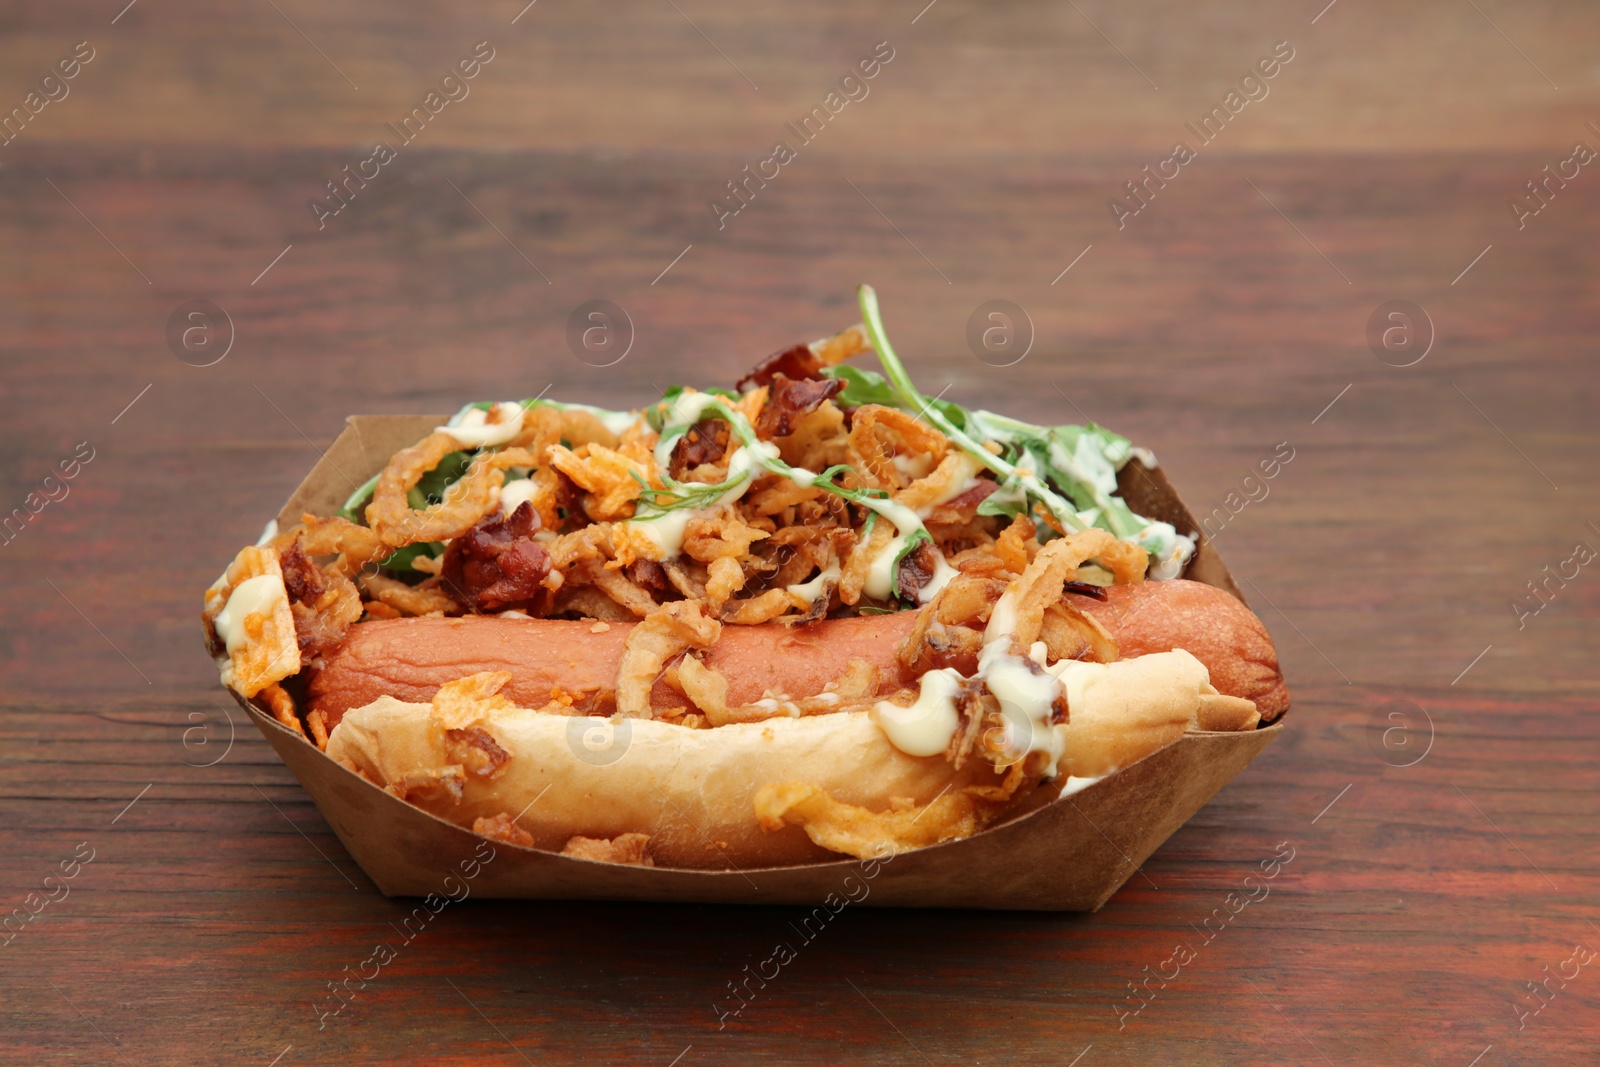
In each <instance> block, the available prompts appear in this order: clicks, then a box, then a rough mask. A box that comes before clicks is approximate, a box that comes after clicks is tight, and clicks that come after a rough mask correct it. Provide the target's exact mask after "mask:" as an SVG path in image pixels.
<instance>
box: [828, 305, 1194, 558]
mask: <svg viewBox="0 0 1600 1067" xmlns="http://www.w3.org/2000/svg"><path fill="white" fill-rule="evenodd" d="M859 292H860V301H861V315H862V321H863V323H864V324H865V326H866V330H867V335H868V336H869V337H870V338H871V340H872V346H873V348H874V349H875V350H876V351H877V353H878V360H879V362H880V363H882V364H883V369H884V371H885V372H886V374H887V378H883V377H880V376H878V375H870V377H866V375H868V374H869V373H870V372H859V371H858V372H856V374H858V375H863V378H862V379H861V380H862V381H864V382H867V383H870V384H872V385H874V386H876V387H877V388H876V389H875V391H874V393H873V402H876V403H892V404H893V405H894V406H896V407H899V408H900V409H902V410H905V411H910V412H912V413H913V414H916V415H917V416H918V417H920V418H922V419H924V420H926V421H927V422H929V423H932V424H933V425H934V426H935V427H936V428H937V429H939V430H940V431H941V432H943V433H944V435H945V436H946V437H948V438H950V440H951V441H952V442H953V443H954V444H955V445H956V446H957V447H959V448H961V449H962V450H963V451H965V452H966V453H967V454H968V455H970V456H972V457H973V458H974V459H976V460H978V462H980V463H981V464H983V465H984V466H985V467H987V468H989V470H991V471H993V472H994V474H995V476H996V480H997V481H998V482H999V485H1000V488H999V490H998V491H996V492H994V493H992V494H990V496H989V497H987V498H986V499H985V500H984V501H983V502H982V503H981V504H979V505H978V514H980V515H1011V516H1016V515H1022V514H1031V513H1032V512H1033V507H1034V504H1035V503H1037V504H1041V505H1043V506H1044V508H1045V509H1046V510H1048V511H1049V513H1050V515H1051V517H1052V518H1053V519H1054V520H1055V522H1056V523H1058V524H1060V526H1061V528H1063V529H1066V530H1069V531H1070V530H1082V529H1085V528H1087V527H1089V526H1099V527H1101V528H1102V529H1105V530H1108V531H1110V532H1111V533H1113V534H1115V535H1116V536H1117V537H1118V538H1121V539H1123V540H1127V541H1133V542H1135V543H1137V544H1139V545H1141V546H1142V547H1144V548H1145V549H1146V550H1148V551H1149V552H1150V553H1151V554H1152V555H1153V556H1155V557H1156V558H1155V560H1153V561H1152V569H1153V570H1155V571H1156V572H1158V573H1161V574H1162V575H1163V576H1166V577H1174V576H1176V574H1177V572H1178V571H1179V570H1180V569H1181V567H1182V564H1183V563H1184V562H1185V561H1187V560H1188V558H1189V557H1190V555H1192V554H1193V551H1194V540H1193V538H1191V537H1187V536H1184V535H1182V534H1179V533H1178V531H1177V530H1175V529H1174V528H1173V527H1172V526H1171V525H1169V524H1167V523H1164V522H1155V521H1153V520H1150V519H1147V518H1144V517H1143V516H1141V515H1137V514H1135V513H1134V511H1133V509H1131V508H1130V507H1128V504H1127V502H1126V501H1124V500H1123V499H1122V498H1121V497H1119V496H1118V495H1117V472H1118V471H1120V470H1121V469H1122V468H1123V467H1124V466H1126V465H1127V463H1128V461H1129V460H1130V459H1131V458H1132V457H1133V453H1134V449H1133V445H1132V443H1131V442H1130V441H1129V440H1128V439H1127V438H1126V437H1122V436H1121V435H1119V434H1115V433H1112V432H1111V431H1110V430H1107V429H1105V428H1104V427H1102V426H1097V425H1095V424H1094V423H1090V424H1089V425H1088V426H1053V427H1052V426H1036V425H1034V424H1033V423H1027V422H1022V421H1021V420H1019V419H1013V418H1010V417H1008V416H1005V415H996V414H995V413H994V412H991V411H983V410H981V409H975V410H971V411H968V410H966V409H965V408H962V407H961V406H960V405H957V404H954V403H951V402H950V401H946V400H939V399H937V398H935V399H933V400H926V399H924V398H923V396H922V394H921V393H919V392H918V391H917V387H916V385H915V384H913V383H912V381H911V377H910V375H908V374H907V373H906V370H905V367H904V365H903V364H901V362H900V358H899V357H898V356H897V355H895V352H894V348H893V347H892V346H891V345H890V344H889V338H888V336H887V334H886V333H885V331H884V326H883V316H882V313H881V312H880V311H879V309H878V298H877V294H876V293H875V292H873V289H872V287H871V286H869V285H863V286H862V287H861V289H860V291H859ZM838 376H839V377H844V375H842V374H841V375H838ZM846 392H849V390H848V388H847V389H846ZM888 394H892V399H889V400H886V399H884V397H885V396H886V395H888ZM843 395H844V394H841V396H843ZM979 442H987V443H993V444H995V445H998V446H999V447H1000V454H999V455H995V454H994V453H992V452H990V451H989V450H988V449H986V448H984V447H983V444H980V443H979ZM1036 521H1037V520H1036ZM1042 530H1043V527H1042V526H1041V531H1042Z"/></svg>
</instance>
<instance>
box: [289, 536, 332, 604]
mask: <svg viewBox="0 0 1600 1067" xmlns="http://www.w3.org/2000/svg"><path fill="white" fill-rule="evenodd" d="M278 565H279V566H280V567H282V568H283V588H284V590H285V591H286V592H287V593H288V594H289V603H291V604H305V605H306V606H307V607H312V606H314V605H315V604H316V602H317V601H318V600H319V599H320V598H321V597H322V594H323V593H324V592H326V591H327V584H326V583H325V582H324V581H323V580H322V569H321V568H319V567H318V566H317V565H316V564H315V563H312V562H311V558H310V557H309V556H307V555H306V551H305V549H304V548H303V547H302V546H301V544H300V538H299V537H296V538H295V539H294V540H293V541H292V542H291V543H290V544H289V547H288V548H286V549H284V550H283V551H282V552H279V553H278Z"/></svg>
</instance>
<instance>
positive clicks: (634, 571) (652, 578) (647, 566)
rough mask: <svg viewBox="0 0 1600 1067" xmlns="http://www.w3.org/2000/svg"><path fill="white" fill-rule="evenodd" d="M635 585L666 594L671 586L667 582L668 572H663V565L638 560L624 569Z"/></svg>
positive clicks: (624, 572) (623, 571) (651, 561)
mask: <svg viewBox="0 0 1600 1067" xmlns="http://www.w3.org/2000/svg"><path fill="white" fill-rule="evenodd" d="M622 573H623V574H626V575H627V576H628V578H629V580H631V581H632V582H633V584H634V585H638V586H642V587H644V588H645V589H653V590H655V591H656V592H658V593H665V592H666V591H667V590H668V589H669V588H671V586H670V585H669V584H668V582H667V572H666V571H664V570H662V568H661V564H659V563H656V562H655V561H653V560H648V559H637V560H634V561H633V562H632V563H630V564H628V565H627V566H626V567H624V568H623V569H622Z"/></svg>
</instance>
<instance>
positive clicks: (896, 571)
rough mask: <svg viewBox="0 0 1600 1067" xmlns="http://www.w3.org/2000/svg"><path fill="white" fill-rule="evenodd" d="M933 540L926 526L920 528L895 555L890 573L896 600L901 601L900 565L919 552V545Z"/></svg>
mask: <svg viewBox="0 0 1600 1067" xmlns="http://www.w3.org/2000/svg"><path fill="white" fill-rule="evenodd" d="M932 540H933V535H932V534H930V533H929V532H928V528H927V527H926V526H923V527H919V528H918V529H917V531H916V532H915V533H913V534H912V535H911V536H910V537H908V538H906V543H905V544H904V545H903V546H901V548H900V551H899V552H896V553H895V557H894V562H893V563H891V564H890V565H889V566H890V567H892V568H893V569H892V570H891V571H890V572H889V574H890V575H891V576H892V578H891V584H890V586H889V591H890V592H891V593H893V594H894V597H895V599H896V600H898V599H900V564H901V563H902V562H903V561H904V560H905V558H906V557H907V556H909V555H911V553H913V552H915V551H916V550H917V546H918V545H921V544H922V543H923V542H931V541H932Z"/></svg>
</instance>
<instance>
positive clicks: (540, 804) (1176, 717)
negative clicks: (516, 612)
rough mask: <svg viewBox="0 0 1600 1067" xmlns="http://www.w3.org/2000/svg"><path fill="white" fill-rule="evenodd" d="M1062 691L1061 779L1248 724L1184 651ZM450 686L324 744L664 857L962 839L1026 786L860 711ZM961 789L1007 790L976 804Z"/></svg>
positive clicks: (430, 799) (439, 810) (825, 855)
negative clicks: (474, 697)
mask: <svg viewBox="0 0 1600 1067" xmlns="http://www.w3.org/2000/svg"><path fill="white" fill-rule="evenodd" d="M477 677H482V676H477ZM501 677H502V678H503V675H502V676H501ZM476 680H477V678H476V677H469V678H467V679H461V680H457V681H455V682H452V683H450V687H451V688H452V689H458V690H459V689H471V688H472V687H473V685H474V683H475V682H476ZM1065 684H1066V686H1067V689H1068V691H1069V693H1070V694H1071V699H1072V701H1073V719H1072V722H1071V724H1070V725H1069V726H1058V727H1056V729H1062V730H1067V731H1069V733H1070V738H1069V742H1068V748H1069V750H1070V752H1071V756H1070V758H1069V760H1068V761H1067V762H1066V763H1065V764H1064V765H1063V767H1062V768H1061V771H1062V773H1063V774H1077V775H1080V776H1083V775H1101V774H1108V773H1110V772H1112V771H1114V770H1116V769H1118V768H1120V767H1123V766H1126V765H1127V764H1129V763H1132V762H1134V761H1136V760H1138V759H1141V758H1143V757H1144V756H1146V755H1148V754H1149V753H1150V752H1152V751H1154V750H1155V749H1157V748H1160V747H1162V746H1163V745H1165V744H1168V743H1170V742H1172V741H1174V740H1176V739H1177V737H1178V736H1179V735H1180V734H1182V733H1183V732H1184V731H1185V730H1192V729H1205V728H1207V727H1208V726H1212V725H1214V724H1215V723H1216V721H1217V718H1218V716H1222V717H1226V718H1231V719H1236V720H1237V722H1235V723H1234V724H1233V725H1232V726H1231V727H1230V728H1235V729H1249V728H1252V727H1253V726H1254V725H1255V722H1256V714H1255V711H1254V709H1253V708H1251V706H1250V705H1249V704H1248V703H1247V702H1246V701H1243V700H1240V699H1238V698H1235V697H1227V696H1220V695H1217V694H1216V692H1215V690H1214V689H1213V687H1212V686H1211V685H1209V684H1208V683H1207V680H1206V670H1205V667H1204V666H1203V665H1202V664H1201V663H1200V662H1199V661H1198V660H1196V659H1195V658H1194V657H1193V656H1190V655H1189V654H1188V653H1185V652H1181V651H1179V652H1169V653H1165V654H1156V655H1151V656H1147V657H1142V658H1141V659H1138V660H1128V661H1121V662H1117V663H1109V664H1095V663H1074V664H1071V665H1070V667H1069V668H1068V669H1067V671H1066V676H1065ZM447 696H450V694H448V693H447V694H444V695H441V697H440V699H439V700H438V701H436V702H435V703H434V704H432V705H430V704H420V703H407V702H403V701H399V700H395V699H394V698H392V697H380V698H379V699H377V700H375V701H373V702H372V703H370V704H368V705H366V706H364V707H360V708H355V709H352V710H351V711H349V712H347V713H346V714H345V715H344V716H343V718H342V720H341V721H340V723H339V725H338V726H337V727H336V728H335V729H334V730H333V733H332V735H331V736H330V738H329V741H328V749H327V752H328V755H329V756H330V757H331V758H333V759H335V760H338V761H339V762H341V763H343V764H345V765H346V766H347V767H350V768H352V769H354V770H356V771H357V772H358V773H360V774H361V775H363V776H364V777H366V778H368V779H370V780H371V781H373V782H376V783H377V784H379V785H381V786H384V787H385V788H387V789H389V790H390V791H391V792H394V793H396V794H397V795H400V796H401V797H403V798H404V799H406V800H407V801H409V802H411V803H413V804H416V805H418V806H419V807H422V808H424V809H425V810H428V811H431V812H432V813H433V814H435V815H437V816H439V817H441V818H444V819H447V820H449V821H450V822H453V823H456V824H458V825H462V826H469V827H471V826H475V825H476V824H477V823H478V820H480V819H481V820H499V821H501V823H502V825H507V824H508V823H509V822H511V821H514V822H515V825H516V827H517V828H518V830H520V831H521V832H522V833H523V834H526V835H528V836H527V837H526V838H523V839H522V840H521V841H519V843H522V844H531V845H532V846H533V847H536V848H543V849H548V850H551V851H558V850H561V849H562V848H563V847H564V845H565V844H566V843H567V842H568V841H570V840H571V839H572V838H574V837H582V838H591V839H594V838H599V839H616V838H619V837H621V836H623V835H629V834H644V835H646V836H648V838H649V855H650V856H651V858H652V860H653V862H654V863H655V864H657V865H659V866H670V867H688V868H724V869H725V868H730V867H731V868H740V869H742V868H747V867H755V866H767V865H778V864H792V863H804V862H810V861H816V860H826V859H831V858H834V856H833V853H835V852H846V853H848V854H852V855H857V856H863V857H864V856H870V855H877V854H881V853H882V852H883V851H885V850H889V851H898V850H900V849H903V848H908V847H917V846H919V845H925V844H932V843H934V842H936V841H940V840H948V839H949V838H951V837H959V836H966V835H967V834H970V833H971V832H973V831H974V830H975V829H979V828H981V827H982V825H984V824H986V823H988V822H992V821H993V820H995V819H997V818H1001V817H1004V816H1005V815H1007V814H1012V813H1015V812H1017V811H1020V810H1024V809H1025V808H1026V807H1027V805H1028V802H1029V800H1030V797H1032V796H1033V795H1034V794H1031V793H1030V792H1029V790H1028V789H1024V790H1022V791H1019V792H1016V793H1011V792H1010V791H1008V790H1001V789H999V788H998V787H999V786H1000V783H1001V782H1002V780H1003V778H1004V777H1005V775H1004V772H1001V771H997V770H996V769H995V768H994V766H993V765H991V764H990V763H987V762H985V761H983V760H977V759H974V760H969V761H967V762H966V763H965V764H964V765H963V766H961V767H956V766H954V765H953V764H952V763H951V762H950V761H949V760H947V759H945V758H944V756H943V755H942V754H940V755H933V756H912V755H908V754H907V753H905V752H903V751H901V750H900V749H899V748H896V747H895V746H894V745H893V744H891V743H890V741H889V739H888V737H887V736H886V735H885V733H884V731H883V730H882V729H880V727H879V726H878V724H877V723H876V722H875V721H874V719H873V714H872V713H870V712H867V711H861V710H855V711H843V712H834V713H831V714H824V715H813V716H808V717H805V718H798V719H794V718H788V717H779V718H775V719H769V720H767V721H765V722H758V723H736V724H732V725H727V726H719V727H717V728H715V729H691V728H689V727H686V726H680V725H677V724H674V723H668V722H661V721H657V720H654V719H622V720H618V721H615V722H607V721H601V720H597V719H593V718H589V717H586V716H571V715H554V714H549V713H546V712H540V711H531V710H526V709H522V708H516V707H513V706H511V705H510V703H509V702H501V703H500V704H498V705H496V704H494V703H480V704H479V705H478V706H477V707H476V708H473V707H471V706H470V705H469V706H468V708H467V710H463V705H462V702H461V701H460V700H459V699H448V700H447V699H446V697H447ZM1241 716H1242V717H1241ZM591 734H597V735H598V736H593V737H592V736H591ZM464 744H465V745H476V746H477V751H476V753H474V752H473V751H470V750H469V749H468V748H466V747H463V745H464ZM485 753H490V754H492V757H493V758H492V762H491V763H490V765H489V766H487V767H486V766H485V765H484V763H483V762H482V761H481V756H482V755H483V754H485ZM967 787H976V788H975V790H974V792H975V793H979V794H984V793H987V794H991V795H993V794H995V793H1003V794H1004V795H1003V796H1000V797H998V798H995V799H994V802H993V803H987V802H985V800H981V799H980V800H973V799H971V798H969V797H967V796H964V795H963V794H964V793H966V792H968V788H967ZM1043 796H1044V798H1045V799H1048V796H1049V794H1048V792H1046V793H1045V794H1043ZM941 798H942V806H941ZM963 820H966V822H965V824H963ZM974 820H976V825H974V824H973V822H974ZM530 839H531V840H530ZM824 846H826V847H824Z"/></svg>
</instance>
